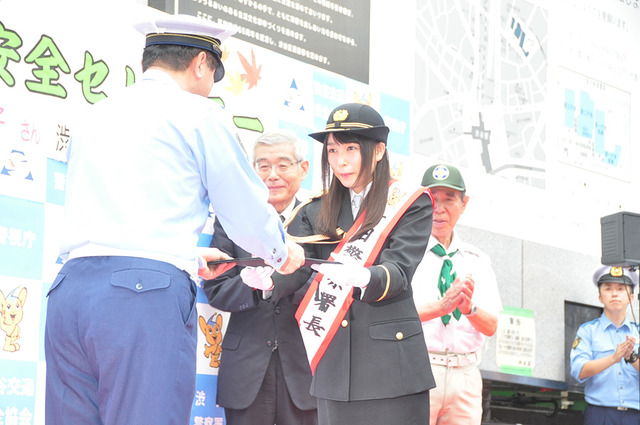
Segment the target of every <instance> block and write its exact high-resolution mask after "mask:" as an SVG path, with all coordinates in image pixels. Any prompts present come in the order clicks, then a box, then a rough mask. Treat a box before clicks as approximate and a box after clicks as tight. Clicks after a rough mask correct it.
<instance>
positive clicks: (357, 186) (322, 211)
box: [298, 103, 435, 425]
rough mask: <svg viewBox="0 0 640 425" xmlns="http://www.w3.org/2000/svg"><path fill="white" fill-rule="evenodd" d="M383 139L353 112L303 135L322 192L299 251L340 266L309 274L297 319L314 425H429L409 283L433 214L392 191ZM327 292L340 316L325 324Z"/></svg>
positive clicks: (366, 117) (424, 200)
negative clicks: (317, 153) (310, 142)
mask: <svg viewBox="0 0 640 425" xmlns="http://www.w3.org/2000/svg"><path fill="white" fill-rule="evenodd" d="M388 133H389V128H388V127H386V126H385V125H384V121H383V119H382V117H381V116H380V114H378V112H376V111H375V110H374V109H373V108H371V107H369V106H367V105H363V104H357V103H352V104H345V105H341V106H339V107H337V108H336V109H334V110H333V112H332V113H331V115H330V116H329V119H328V121H327V125H326V128H325V130H323V131H319V132H316V133H313V134H310V136H311V137H313V138H314V139H316V140H318V141H320V142H321V143H323V150H322V175H323V186H324V187H325V191H324V193H323V195H322V196H319V197H317V198H314V199H312V200H311V201H310V202H309V203H308V204H306V205H304V206H303V207H302V208H301V210H300V211H299V214H300V215H301V231H300V233H299V235H300V236H308V238H306V239H302V240H300V242H308V243H306V244H303V246H304V247H305V251H306V256H307V257H308V258H318V259H328V258H330V256H331V259H333V260H335V262H336V263H341V264H322V265H314V266H312V268H313V269H314V270H317V271H318V273H317V274H315V273H314V275H313V276H312V277H311V279H315V281H316V282H318V285H317V286H313V285H312V286H311V289H310V291H309V292H308V293H307V297H306V298H305V300H304V301H303V302H302V304H301V307H300V309H299V310H298V320H299V323H300V329H301V333H303V334H306V335H303V336H304V338H305V346H306V348H307V355H308V357H309V359H310V362H311V366H312V369H313V370H314V376H313V382H312V385H311V394H312V395H314V396H316V397H317V398H318V416H319V424H321V425H327V424H331V425H335V424H345V425H346V424H348V425H354V424H372V423H380V424H385V423H397V424H416V425H417V424H420V425H424V424H426V423H428V422H429V389H430V388H432V387H434V385H435V384H434V380H433V376H432V374H431V368H430V366H429V359H428V355H427V348H426V345H425V342H424V337H423V335H422V326H421V324H420V319H419V318H418V314H417V312H416V309H415V306H414V302H413V299H412V292H411V286H410V282H411V277H412V276H413V273H414V271H415V269H416V267H417V265H418V263H419V261H420V259H421V258H422V256H423V254H424V252H425V249H426V246H427V241H428V239H429V238H428V235H429V233H430V230H431V217H432V212H433V207H432V200H431V197H430V194H429V193H428V191H427V190H426V189H425V188H419V187H413V188H409V189H407V187H406V186H403V185H400V184H396V183H394V182H392V181H391V178H390V166H389V157H388V153H387V151H386V141H387V135H388ZM358 196H361V197H362V201H361V205H358V204H359V203H360V202H358V201H357V197H358ZM354 198H356V202H355V204H356V205H354V203H353V202H352V200H354ZM354 222H355V224H354ZM356 230H357V231H356ZM338 242H339V243H338ZM335 288H340V289H341V290H346V291H348V293H347V296H346V300H345V302H344V304H339V305H342V306H343V310H346V309H347V308H348V310H346V312H345V311H343V312H342V313H340V312H337V314H336V315H335V316H333V315H331V314H329V315H328V316H326V317H325V316H324V315H325V314H328V313H327V312H329V313H331V312H332V311H333V312H335V311H336V310H338V304H337V303H338V301H336V300H339V296H338V298H337V299H336V294H334V293H332V292H331V291H332V290H334V289H335ZM338 295H339V294H338ZM314 308H315V310H314ZM331 323H333V326H330V324H331ZM324 330H328V332H327V333H328V335H324V336H318V334H320V333H321V332H322V331H324ZM317 338H324V339H323V343H321V344H317V341H318V340H317ZM318 346H319V348H318ZM316 348H317V349H316Z"/></svg>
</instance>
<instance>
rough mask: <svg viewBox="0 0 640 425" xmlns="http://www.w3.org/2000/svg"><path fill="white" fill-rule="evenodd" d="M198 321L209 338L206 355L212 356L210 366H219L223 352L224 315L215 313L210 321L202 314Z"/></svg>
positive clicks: (205, 350) (207, 356)
mask: <svg viewBox="0 0 640 425" xmlns="http://www.w3.org/2000/svg"><path fill="white" fill-rule="evenodd" d="M198 322H199V324H200V330H201V331H202V333H203V334H204V336H205V337H206V338H207V344H204V356H205V357H206V358H209V357H211V361H210V362H209V366H211V367H219V366H220V353H221V352H222V346H221V343H222V315H220V314H218V313H214V314H213V316H211V317H210V318H209V320H208V321H205V319H204V317H202V316H200V318H199V320H198Z"/></svg>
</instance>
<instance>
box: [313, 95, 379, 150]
mask: <svg viewBox="0 0 640 425" xmlns="http://www.w3.org/2000/svg"><path fill="white" fill-rule="evenodd" d="M334 132H335V133H337V132H345V133H354V134H360V135H363V136H366V137H369V138H371V139H373V140H376V141H378V142H382V143H385V144H386V143H387V135H388V134H389V127H387V126H386V125H384V120H383V119H382V117H381V116H380V114H379V113H378V112H377V111H376V110H375V109H373V108H372V107H371V106H369V105H365V104H364V103H345V104H344V105H340V106H338V107H337V108H335V109H334V110H333V111H331V114H329V119H328V120H327V125H326V126H325V128H324V130H322V131H317V132H315V133H311V134H309V136H310V137H313V138H314V139H316V140H317V141H319V142H324V139H325V137H326V136H327V134H329V133H334Z"/></svg>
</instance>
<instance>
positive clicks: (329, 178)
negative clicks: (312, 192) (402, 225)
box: [316, 132, 391, 240]
mask: <svg viewBox="0 0 640 425" xmlns="http://www.w3.org/2000/svg"><path fill="white" fill-rule="evenodd" d="M331 134H333V137H334V138H335V140H336V141H337V142H338V143H340V144H343V143H357V144H358V145H360V154H361V156H362V162H361V167H360V174H359V175H358V179H357V182H360V181H366V180H368V179H369V177H371V174H370V173H371V172H370V169H371V168H370V167H369V166H367V165H371V164H373V163H374V161H375V149H376V145H377V144H378V141H377V140H374V139H371V138H369V137H366V136H362V135H359V134H355V133H339V132H334V133H331ZM328 138H329V136H328V135H327V137H325V139H324V146H323V148H322V187H323V189H325V194H324V195H322V206H321V207H320V213H319V214H318V222H317V223H316V225H317V229H318V232H319V233H321V234H323V235H326V236H329V237H330V238H331V239H335V240H338V239H340V236H339V235H338V233H337V228H338V214H339V213H340V206H341V205H342V199H343V197H344V196H348V193H349V189H347V188H346V187H344V186H343V185H342V183H341V182H340V180H339V179H338V178H337V177H336V176H334V175H333V173H332V171H331V166H330V165H329V160H328V158H327V139H328ZM389 168H390V167H389V156H388V154H387V150H386V149H385V151H384V156H383V157H382V159H381V160H380V161H378V163H377V164H375V168H374V170H373V181H372V184H371V189H370V190H369V193H368V194H367V196H366V197H365V198H364V201H363V203H362V206H361V208H360V211H361V212H362V211H365V210H366V215H365V218H364V222H363V223H362V226H361V227H360V229H359V230H358V232H357V233H356V234H355V235H353V237H352V239H357V238H359V237H360V236H362V235H364V234H365V233H367V232H368V231H369V230H371V229H372V228H373V227H374V226H375V225H376V224H378V222H379V221H380V219H381V218H382V215H383V214H384V209H385V205H386V203H387V196H388V194H389V180H390V178H391V173H390V169H389ZM327 189H328V190H327ZM343 230H344V231H345V232H346V231H347V230H349V229H343Z"/></svg>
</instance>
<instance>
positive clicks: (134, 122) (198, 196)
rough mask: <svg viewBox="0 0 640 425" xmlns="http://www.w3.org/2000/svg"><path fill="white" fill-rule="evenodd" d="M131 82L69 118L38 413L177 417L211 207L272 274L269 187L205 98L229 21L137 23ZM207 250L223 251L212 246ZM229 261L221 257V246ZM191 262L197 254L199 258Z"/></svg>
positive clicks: (115, 420) (192, 345)
mask: <svg viewBox="0 0 640 425" xmlns="http://www.w3.org/2000/svg"><path fill="white" fill-rule="evenodd" d="M138 29H139V30H141V31H142V32H144V34H145V35H146V47H145V49H144V52H143V58H142V67H143V71H144V74H143V75H142V78H141V80H140V81H138V82H136V83H135V84H134V85H132V86H130V87H128V88H126V89H125V90H123V91H122V92H121V93H120V94H119V96H113V97H109V98H107V99H105V100H103V101H100V102H98V103H97V104H96V105H94V106H93V107H92V109H91V111H90V114H89V116H88V117H86V118H85V119H83V120H82V122H81V125H80V126H78V127H76V128H74V134H73V136H72V140H71V145H70V153H69V168H68V178H67V199H66V217H65V222H64V227H63V232H62V233H61V234H62V239H63V240H62V247H61V252H60V254H61V255H62V256H63V257H65V256H66V257H68V261H67V262H66V264H65V265H64V266H63V267H62V269H61V271H60V273H59V275H58V276H57V278H56V279H55V281H54V283H53V285H52V287H51V291H50V292H49V300H48V308H47V321H46V337H45V353H46V361H47V362H46V364H47V374H46V375H47V385H46V406H45V412H46V423H47V424H49V425H51V424H84V425H88V424H103V425H116V424H118V425H121V424H132V425H133V424H154V425H160V424H187V423H189V420H190V410H191V405H192V403H193V397H194V393H195V384H196V382H195V381H196V342H197V328H196V318H197V314H196V313H195V305H196V298H195V295H196V285H195V281H194V279H192V276H193V277H195V273H196V272H198V269H199V268H200V274H201V275H202V276H203V277H207V278H212V277H214V275H215V273H216V272H220V271H223V270H211V269H209V268H207V267H206V266H205V263H204V261H198V260H202V259H203V257H200V256H199V255H198V253H197V248H196V246H197V241H198V236H199V234H200V231H201V229H202V227H203V226H204V224H205V221H206V219H207V217H208V214H209V204H210V203H211V205H212V206H213V208H214V210H215V212H216V214H217V218H218V219H219V220H220V223H221V224H222V225H223V227H224V229H225V230H226V232H227V234H228V235H229V237H230V238H231V239H232V240H233V241H234V242H236V243H237V244H238V245H240V246H241V247H242V248H244V249H245V250H246V251H248V252H250V253H252V254H254V255H256V256H259V257H262V258H263V259H264V260H265V261H266V262H267V263H268V264H270V265H271V266H272V267H273V268H275V269H278V270H280V272H282V273H285V274H286V273H291V272H292V271H294V270H295V269H297V268H298V267H299V266H300V265H301V264H302V262H303V261H304V253H303V251H302V248H300V247H299V246H297V245H295V244H292V243H288V242H285V232H284V228H283V226H282V223H281V222H280V219H279V217H278V215H277V213H276V211H275V209H274V208H273V207H272V206H270V205H268V204H267V199H268V194H269V193H268V191H267V188H266V187H265V186H264V184H263V182H262V181H261V180H260V178H259V177H258V176H257V175H256V173H255V172H254V171H253V169H252V167H251V165H250V164H249V162H248V161H247V159H246V156H245V154H244V152H243V151H242V149H241V148H240V145H239V144H238V142H237V140H236V135H235V132H233V131H232V130H231V129H233V128H234V127H233V125H232V124H231V121H230V117H227V116H225V115H224V111H223V109H222V108H220V106H219V105H217V104H216V103H215V102H212V101H211V100H209V99H207V96H208V95H209V93H210V91H211V88H212V86H213V83H214V81H218V80H220V79H221V78H222V77H223V75H224V68H223V65H222V60H221V59H222V51H221V49H220V43H221V41H222V40H223V39H224V38H225V37H227V36H229V34H230V33H231V31H229V30H228V28H223V27H219V26H216V25H212V24H211V23H210V22H208V21H204V20H200V19H197V18H195V17H189V16H169V15H164V16H162V17H160V18H157V19H155V20H152V21H149V22H146V23H143V24H141V25H139V26H138ZM211 250H213V252H212V253H209V254H207V257H206V258H205V259H206V260H214V259H220V258H221V257H225V256H226V255H222V254H221V253H220V252H219V251H217V250H214V249H213V248H211ZM226 257H227V258H228V256H226ZM198 263H199V264H198Z"/></svg>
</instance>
